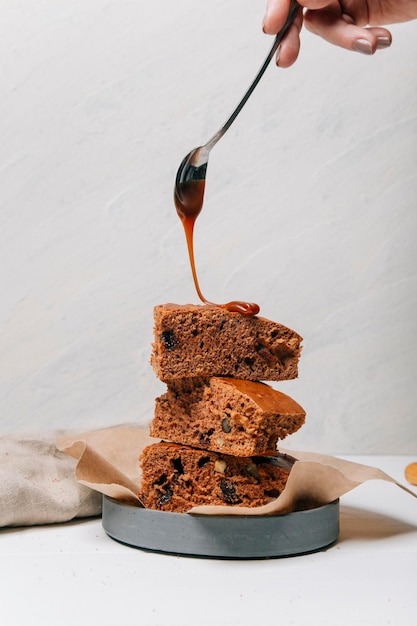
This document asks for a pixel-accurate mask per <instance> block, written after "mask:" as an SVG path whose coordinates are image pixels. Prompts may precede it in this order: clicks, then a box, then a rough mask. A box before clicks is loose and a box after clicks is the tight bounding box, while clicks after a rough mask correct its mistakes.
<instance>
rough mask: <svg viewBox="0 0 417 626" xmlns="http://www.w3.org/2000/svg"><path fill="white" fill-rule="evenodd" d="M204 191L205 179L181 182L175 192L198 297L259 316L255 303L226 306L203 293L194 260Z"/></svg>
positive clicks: (237, 311)
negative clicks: (197, 221) (197, 222)
mask: <svg viewBox="0 0 417 626" xmlns="http://www.w3.org/2000/svg"><path fill="white" fill-rule="evenodd" d="M204 189H205V179H202V180H189V181H186V182H181V183H179V184H177V185H176V187H175V191H174V202H175V207H176V209H177V213H178V216H179V218H180V220H181V222H182V224H183V226H184V232H185V237H186V240H187V248H188V256H189V258H190V265H191V272H192V275H193V280H194V286H195V289H196V291H197V295H198V297H199V298H200V300H201V301H202V302H203V303H204V304H212V305H214V306H218V307H220V308H222V309H226V310H227V311H232V312H236V313H241V314H242V315H257V313H259V311H260V307H259V305H257V304H255V303H254V302H242V301H240V300H234V301H233V302H227V303H226V304H215V303H214V302H210V301H209V300H206V298H205V297H204V296H203V294H202V292H201V289H200V285H199V283H198V278H197V272H196V268H195V260H194V225H195V222H196V219H197V217H198V215H199V214H200V212H201V209H202V208H203V198H204Z"/></svg>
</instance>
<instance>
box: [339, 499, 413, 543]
mask: <svg viewBox="0 0 417 626" xmlns="http://www.w3.org/2000/svg"><path fill="white" fill-rule="evenodd" d="M413 532H417V525H414V524H408V523H407V522H403V521H402V520H399V519H396V518H395V517H391V516H389V515H383V514H382V513H375V512H374V511H367V510H366V509H361V508H357V507H353V506H341V507H340V534H339V540H338V543H341V542H342V541H352V540H372V539H375V540H378V539H387V538H389V537H396V536H398V535H406V534H407V533H413Z"/></svg>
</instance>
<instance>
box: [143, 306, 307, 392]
mask: <svg viewBox="0 0 417 626" xmlns="http://www.w3.org/2000/svg"><path fill="white" fill-rule="evenodd" d="M301 341H302V338H301V337H300V335H298V334H297V333H296V332H294V331H293V330H291V329H290V328H287V327H286V326H283V325H282V324H279V323H277V322H271V321H270V320H267V319H265V318H263V317H258V316H256V315H255V316H246V315H242V314H241V313H235V312H230V311H227V310H226V309H223V308H221V307H217V306H214V305H213V306H212V305H191V304H190V305H176V304H165V305H159V306H156V307H155V309H154V343H153V349H152V355H151V364H152V366H153V368H154V371H155V373H156V375H157V376H158V377H159V378H160V379H161V380H162V381H168V380H172V379H177V378H185V377H195V376H203V377H205V378H209V377H211V376H231V377H234V378H242V379H246V380H275V381H276V380H289V379H292V378H296V377H297V375H298V361H299V357H300V352H301Z"/></svg>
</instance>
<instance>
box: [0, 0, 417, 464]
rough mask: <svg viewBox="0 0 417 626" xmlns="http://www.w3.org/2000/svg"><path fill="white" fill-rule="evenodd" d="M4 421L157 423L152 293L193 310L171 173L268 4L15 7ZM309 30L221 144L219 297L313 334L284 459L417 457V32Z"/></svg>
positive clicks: (6, 43)
mask: <svg viewBox="0 0 417 626" xmlns="http://www.w3.org/2000/svg"><path fill="white" fill-rule="evenodd" d="M0 7H1V19H0V94H1V95H0V102H1V115H0V202H1V210H0V221H1V229H0V263H1V265H0V276H1V285H0V288H1V305H0V306H1V308H0V315H1V327H0V402H1V406H0V410H1V416H0V419H1V428H0V429H1V431H3V432H8V431H9V432H10V431H20V430H46V429H51V428H76V429H84V428H85V429H90V428H97V427H102V426H107V425H113V424H117V423H122V422H132V421H137V422H139V423H142V424H145V423H147V422H148V421H149V419H150V418H151V414H152V408H153V401H154V397H155V395H157V394H158V393H159V392H160V391H161V390H162V388H163V386H162V384H161V383H160V382H159V381H157V380H156V379H155V377H154V374H153V372H152V370H151V368H150V366H149V364H148V359H149V352H150V342H151V340H152V323H153V322H152V308H153V306H154V305H155V304H158V303H162V302H167V301H176V302H190V301H196V300H197V299H196V295H195V293H194V289H193V285H192V282H191V278H190V272H189V267H188V260H187V256H186V247H185V242H184V237H183V233H182V228H181V224H180V222H179V220H178V218H177V216H176V213H175V210H174V207H173V202H172V186H173V181H174V176H175V172H176V169H177V167H178V165H179V162H180V160H181V159H182V157H183V156H184V155H185V153H186V152H187V151H188V150H190V149H191V148H192V147H194V146H196V145H198V144H199V143H200V142H203V141H205V140H206V139H208V137H210V136H211V134H213V133H214V131H215V130H217V128H218V127H219V125H220V124H221V123H222V122H223V121H224V119H225V118H226V117H227V116H228V115H229V113H230V112H231V109H232V108H233V106H234V105H235V104H236V102H237V100H238V99H239V98H240V96H241V94H242V93H243V91H244V90H245V89H246V86H247V85H248V83H249V81H250V80H251V78H252V77H253V75H254V73H255V72H256V71H257V69H258V66H259V65H260V64H261V61H262V60H263V58H264V56H265V55H266V52H267V50H268V47H269V45H270V43H271V40H270V38H268V37H266V36H265V35H263V33H262V32H261V22H262V17H263V13H264V0H221V1H220V0H211V1H210V2H195V0H175V1H174V0H160V1H159V2H158V3H153V2H149V1H147V2H145V1H143V0H136V1H133V0H131V1H128V0H88V1H86V0H60V1H59V2H56V1H55V0H20V1H19V2H14V1H12V0H0ZM392 31H393V34H394V43H393V46H392V48H391V49H389V50H384V51H381V52H379V53H378V54H377V55H376V56H375V57H372V58H369V57H365V56H361V55H359V54H353V53H352V54H349V53H347V52H345V51H342V50H339V49H336V48H331V47H330V46H329V45H328V44H325V43H324V42H322V41H320V40H318V39H317V38H314V37H312V36H311V35H309V34H308V33H307V32H305V33H304V34H303V48H302V53H301V57H300V60H299V61H298V63H297V64H296V66H294V67H293V68H292V69H289V70H278V69H276V68H275V67H273V66H271V67H270V68H269V69H268V72H267V74H266V76H265V77H264V79H263V80H262V82H261V84H260V85H259V87H258V88H257V91H256V92H255V94H254V96H253V98H252V99H251V100H250V102H249V103H248V105H247V108H246V109H245V110H244V112H243V113H242V114H241V116H240V117H239V119H238V121H237V122H236V123H235V125H234V126H233V127H232V129H231V130H230V131H229V133H228V134H227V136H226V137H225V138H224V140H223V141H222V142H221V143H220V144H219V145H218V146H217V147H216V148H215V150H214V151H213V153H212V156H211V160H210V166H209V176H208V184H207V191H206V205H205V209H204V212H203V213H202V215H201V216H200V218H199V220H198V222H197V227H196V254H197V264H198V269H199V274H200V281H201V286H202V289H203V291H204V292H205V293H206V295H207V297H208V298H210V299H213V300H217V301H226V300H230V299H235V298H240V299H249V300H254V301H257V302H259V303H260V304H261V308H262V313H263V314H264V316H266V317H270V318H271V319H274V320H276V321H281V322H283V323H285V324H287V325H289V326H291V327H292V328H294V329H295V330H297V331H298V332H299V333H300V334H302V335H303V336H304V351H303V356H302V360H301V363H300V377H299V379H298V380H297V381H291V382H286V383H282V384H280V385H276V386H277V387H278V388H280V389H281V390H282V391H284V392H287V393H289V394H290V395H292V396H293V397H294V398H295V399H296V400H298V401H299V402H300V403H301V404H303V406H304V407H305V408H306V410H307V412H308V419H307V423H306V425H305V426H304V428H303V429H302V430H301V431H300V433H298V434H297V435H294V436H293V437H292V438H291V441H290V440H288V441H286V442H285V445H286V446H287V447H293V448H295V449H296V448H297V447H298V448H305V449H319V450H323V451H326V452H362V453H368V452H371V453H372V452H378V453H384V452H397V453H413V452H417V419H416V400H417V397H416V388H417V384H416V374H417V367H416V365H417V356H416V354H417V332H416V331H417V315H416V309H417V289H416V260H417V259H416V257H417V253H416V236H417V177H416V172H417V118H416V112H417V76H416V71H415V63H416V59H417V23H410V24H405V25H399V26H395V27H393V29H392Z"/></svg>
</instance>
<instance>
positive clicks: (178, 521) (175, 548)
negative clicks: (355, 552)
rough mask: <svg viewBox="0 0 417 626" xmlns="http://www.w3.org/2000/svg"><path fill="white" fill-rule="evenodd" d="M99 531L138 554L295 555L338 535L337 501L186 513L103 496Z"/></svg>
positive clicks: (328, 543)
mask: <svg viewBox="0 0 417 626" xmlns="http://www.w3.org/2000/svg"><path fill="white" fill-rule="evenodd" d="M102 523H103V528H104V530H105V531H106V533H107V534H108V535H109V536H110V537H112V539H115V540H116V541H120V542H121V543H124V544H127V545H129V546H132V547H135V548H141V549H143V550H151V551H155V552H167V553H171V554H176V555H184V556H198V557H206V558H218V559H263V558H273V557H283V556H296V555H298V554H305V553H308V552H314V551H317V550H321V549H323V548H326V547H328V546H330V545H331V544H332V543H334V542H335V541H336V540H337V538H338V536H339V500H335V501H334V502H331V503H330V504H326V505H324V506H320V507H318V508H315V509H308V510H306V511H295V512H294V513H287V514H285V515H273V516H266V515H265V516H259V515H255V516H254V515H246V516H244V515H221V516H220V515H191V514H187V513H168V512H165V511H155V510H152V509H145V508H142V507H136V506H131V505H128V504H123V503H120V502H117V501H116V500H113V499H112V498H109V497H107V496H103V518H102Z"/></svg>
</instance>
